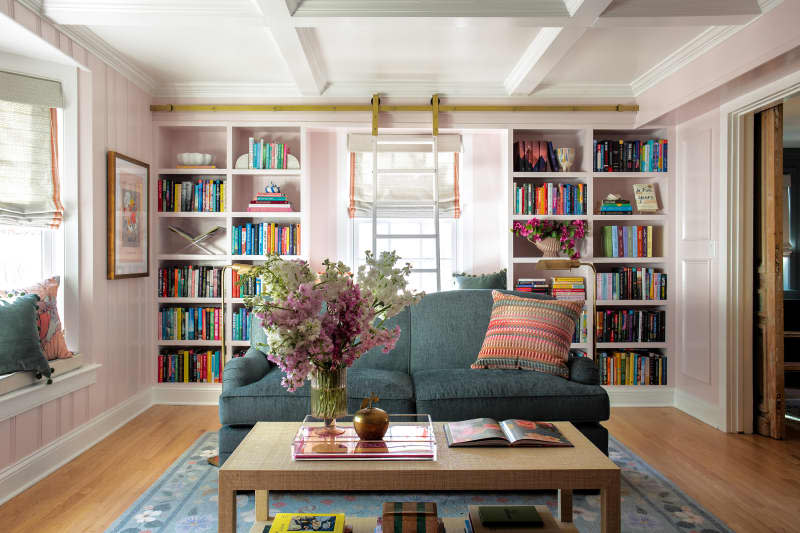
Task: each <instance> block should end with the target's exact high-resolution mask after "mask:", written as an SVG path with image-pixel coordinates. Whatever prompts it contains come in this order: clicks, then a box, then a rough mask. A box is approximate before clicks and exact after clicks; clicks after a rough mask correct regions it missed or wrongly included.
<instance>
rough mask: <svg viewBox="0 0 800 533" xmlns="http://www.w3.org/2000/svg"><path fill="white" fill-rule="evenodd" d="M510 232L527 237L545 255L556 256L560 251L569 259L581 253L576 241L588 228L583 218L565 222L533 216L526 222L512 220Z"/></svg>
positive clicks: (582, 236) (581, 237)
mask: <svg viewBox="0 0 800 533" xmlns="http://www.w3.org/2000/svg"><path fill="white" fill-rule="evenodd" d="M511 232H512V233H513V234H514V235H519V236H520V237H525V238H526V239H528V240H529V241H530V242H532V243H533V244H534V245H535V246H536V247H537V248H538V249H539V250H541V252H542V254H543V255H544V256H545V257H558V254H559V251H562V252H564V253H565V254H567V255H568V256H569V257H570V259H578V258H579V257H580V256H581V254H580V252H578V250H577V242H578V241H580V240H581V239H583V238H584V237H585V236H586V234H587V233H588V230H587V228H586V222H585V221H584V220H573V221H571V222H565V221H560V220H539V219H538V218H536V217H534V218H532V219H530V220H528V221H527V222H514V225H513V226H512V227H511Z"/></svg>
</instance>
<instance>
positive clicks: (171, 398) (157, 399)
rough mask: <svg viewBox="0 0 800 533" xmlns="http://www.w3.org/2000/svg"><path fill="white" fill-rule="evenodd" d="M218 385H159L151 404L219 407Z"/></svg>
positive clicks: (220, 387)
mask: <svg viewBox="0 0 800 533" xmlns="http://www.w3.org/2000/svg"><path fill="white" fill-rule="evenodd" d="M221 392H222V384H220V383H159V384H158V385H155V386H154V387H153V403H154V404H166V405H219V395H220V393H221Z"/></svg>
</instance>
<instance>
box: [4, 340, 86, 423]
mask: <svg viewBox="0 0 800 533" xmlns="http://www.w3.org/2000/svg"><path fill="white" fill-rule="evenodd" d="M48 363H49V364H50V366H51V367H52V368H53V369H54V372H53V383H52V384H50V385H47V384H46V380H45V379H36V377H34V376H33V375H32V374H31V373H30V372H14V373H13V374H5V375H3V376H0V421H2V420H5V419H7V418H11V417H13V416H16V415H18V414H20V413H24V412H25V411H28V410H30V409H33V408H35V407H38V406H40V405H42V404H44V403H47V402H50V401H52V400H55V399H57V398H60V397H61V396H64V395H67V394H69V393H71V392H74V391H76V390H79V389H82V388H84V387H88V386H89V385H91V384H93V383H95V382H96V381H97V369H98V368H99V367H100V365H98V364H85V363H86V361H84V359H83V356H81V354H75V355H74V356H73V357H70V358H69V359H54V360H52V361H48Z"/></svg>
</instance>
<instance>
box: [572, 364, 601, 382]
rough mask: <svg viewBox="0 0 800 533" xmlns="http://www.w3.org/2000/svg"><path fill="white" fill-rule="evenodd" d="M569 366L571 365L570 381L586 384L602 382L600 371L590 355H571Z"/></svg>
mask: <svg viewBox="0 0 800 533" xmlns="http://www.w3.org/2000/svg"><path fill="white" fill-rule="evenodd" d="M567 366H569V380H570V381H575V382H576V383H583V384H585V385H599V384H600V371H599V370H598V368H597V366H595V364H594V361H592V360H591V359H589V358H588V357H570V358H569V360H568V361H567Z"/></svg>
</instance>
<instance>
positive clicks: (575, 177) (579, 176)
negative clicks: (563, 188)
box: [512, 171, 592, 180]
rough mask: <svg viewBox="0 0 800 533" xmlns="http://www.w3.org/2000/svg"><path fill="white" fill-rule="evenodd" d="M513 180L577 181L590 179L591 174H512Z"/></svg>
mask: <svg viewBox="0 0 800 533" xmlns="http://www.w3.org/2000/svg"><path fill="white" fill-rule="evenodd" d="M512 174H513V177H515V178H542V179H563V180H579V179H586V178H590V177H592V173H591V172H583V171H578V172H572V171H570V172H512Z"/></svg>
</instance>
